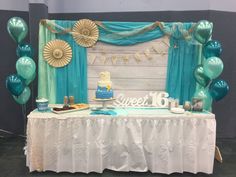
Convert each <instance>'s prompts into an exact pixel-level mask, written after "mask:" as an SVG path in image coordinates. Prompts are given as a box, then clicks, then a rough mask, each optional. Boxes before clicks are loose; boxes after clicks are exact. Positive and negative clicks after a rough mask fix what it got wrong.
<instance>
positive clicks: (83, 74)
mask: <svg viewBox="0 0 236 177" xmlns="http://www.w3.org/2000/svg"><path fill="white" fill-rule="evenodd" d="M56 23H57V24H58V25H60V26H62V27H63V28H71V27H72V26H73V25H74V22H73V21H61V20H56ZM56 38H57V39H61V40H64V41H66V42H68V43H69V44H70V46H71V48H72V60H71V62H70V63H69V64H68V65H67V66H65V67H62V68H57V69H56V75H57V77H56V83H57V84H56V90H57V92H56V103H63V99H64V96H74V99H75V102H76V103H87V102H88V86H87V85H88V84H87V82H88V81H87V50H86V48H84V47H81V46H79V45H78V44H77V43H76V42H75V40H74V39H73V37H72V36H71V35H70V34H56Z"/></svg>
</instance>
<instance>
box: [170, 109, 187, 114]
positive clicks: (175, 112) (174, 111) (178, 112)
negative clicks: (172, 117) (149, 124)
mask: <svg viewBox="0 0 236 177" xmlns="http://www.w3.org/2000/svg"><path fill="white" fill-rule="evenodd" d="M170 112H172V113H174V114H183V113H184V112H185V110H184V109H183V108H171V110H170Z"/></svg>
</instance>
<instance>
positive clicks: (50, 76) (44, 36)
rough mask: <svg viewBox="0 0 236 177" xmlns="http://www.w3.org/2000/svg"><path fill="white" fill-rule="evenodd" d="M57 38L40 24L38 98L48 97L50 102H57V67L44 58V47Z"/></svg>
mask: <svg viewBox="0 0 236 177" xmlns="http://www.w3.org/2000/svg"><path fill="white" fill-rule="evenodd" d="M54 39H56V37H55V34H53V33H51V32H50V31H49V30H48V29H47V28H45V27H44V26H43V25H42V24H40V25H39V56H38V98H39V99H40V98H46V99H48V100H49V103H56V80H55V78H56V69H55V68H54V67H52V66H50V65H48V63H47V62H46V61H45V60H44V58H43V52H42V51H43V48H44V46H45V45H46V44H47V43H48V42H49V41H51V40H54Z"/></svg>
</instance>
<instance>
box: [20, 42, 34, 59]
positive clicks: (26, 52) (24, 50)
mask: <svg viewBox="0 0 236 177" xmlns="http://www.w3.org/2000/svg"><path fill="white" fill-rule="evenodd" d="M16 55H17V56H18V57H24V56H27V57H30V58H33V56H34V50H33V47H32V46H31V45H30V44H27V43H24V44H18V46H17V48H16Z"/></svg>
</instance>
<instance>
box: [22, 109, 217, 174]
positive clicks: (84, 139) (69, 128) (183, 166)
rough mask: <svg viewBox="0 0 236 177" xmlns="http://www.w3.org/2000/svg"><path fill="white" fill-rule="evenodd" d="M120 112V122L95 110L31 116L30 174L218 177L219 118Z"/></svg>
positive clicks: (160, 111)
mask: <svg viewBox="0 0 236 177" xmlns="http://www.w3.org/2000/svg"><path fill="white" fill-rule="evenodd" d="M115 111H116V112H117V113H118V115H117V116H108V115H96V116H94V115H90V111H89V110H86V111H80V112H79V111H78V112H73V113H67V114H60V115H58V114H54V113H51V112H47V113H40V112H37V111H33V112H31V113H30V114H29V115H28V124H27V148H26V155H27V166H28V167H29V169H30V171H34V170H38V171H46V170H51V171H56V172H62V171H68V172H85V173H89V172H92V171H93V172H98V173H102V172H103V170H104V169H111V170H115V171H139V172H144V171H147V170H150V171H151V172H153V173H156V172H158V173H167V174H170V173H173V172H180V173H182V172H184V171H186V172H192V173H197V172H204V173H212V172H213V162H214V152H215V138H216V122H215V116H214V114H211V113H194V114H172V113H170V112H169V111H168V110H166V109H126V110H125V109H117V110H115Z"/></svg>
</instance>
